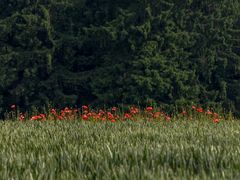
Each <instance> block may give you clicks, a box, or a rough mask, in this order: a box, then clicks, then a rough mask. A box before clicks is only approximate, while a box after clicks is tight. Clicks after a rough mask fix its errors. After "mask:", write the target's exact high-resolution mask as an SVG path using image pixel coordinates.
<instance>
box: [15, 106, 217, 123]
mask: <svg viewBox="0 0 240 180" xmlns="http://www.w3.org/2000/svg"><path fill="white" fill-rule="evenodd" d="M11 108H12V110H15V109H16V108H17V107H16V105H11ZM194 115H201V116H205V118H207V119H211V120H212V121H213V122H214V123H219V122H220V119H221V117H220V116H219V114H218V113H215V112H213V111H212V110H210V109H207V110H206V111H205V110H204V109H203V108H202V107H196V106H192V108H191V109H190V111H187V110H183V111H182V112H181V113H180V114H178V115H177V117H178V118H181V117H184V118H187V119H190V120H191V119H193V116H194ZM172 117H173V116H170V115H168V114H166V113H165V112H163V111H161V109H160V108H154V107H152V106H148V107H146V108H144V109H140V108H138V107H135V106H131V107H129V108H128V110H127V111H125V112H123V111H122V110H120V109H119V108H118V107H112V108H109V109H106V110H103V109H93V108H90V107H89V106H87V105H83V106H82V107H81V108H69V107H65V108H64V109H62V110H57V109H54V108H53V109H49V110H48V112H47V113H45V114H44V113H40V114H36V115H33V116H30V117H29V118H26V116H25V114H24V113H19V114H18V119H19V121H26V120H30V121H41V122H43V121H47V120H60V121H63V120H83V121H97V122H107V121H109V122H112V123H114V122H117V121H126V120H131V121H138V120H142V119H144V120H147V121H152V120H164V121H171V120H172ZM178 118H175V119H178Z"/></svg>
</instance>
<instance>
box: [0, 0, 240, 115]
mask: <svg viewBox="0 0 240 180" xmlns="http://www.w3.org/2000/svg"><path fill="white" fill-rule="evenodd" d="M239 9H240V2H239V1H238V0H231V1H229V0H218V1H216V0H210V1H209V0H208V1H206V0H195V1H191V0H185V1H174V0H145V1H143V0H132V1H125V0H115V1H110V0H104V1H99V0H91V1H90V0H79V1H74V0H38V1H31V0H25V1H23V0H21V1H8V0H2V1H0V63H1V66H0V107H1V111H2V112H3V111H4V109H6V107H7V106H8V105H9V104H11V103H17V104H19V105H21V106H22V107H30V106H41V105H43V104H47V103H53V104H55V105H62V106H65V105H75V104H79V105H80V104H83V103H95V104H103V103H104V104H116V103H127V104H133V103H135V104H136V103H138V104H142V105H144V104H146V103H148V102H155V103H158V104H161V105H185V104H189V103H191V102H194V103H199V104H205V105H214V104H216V103H217V104H220V105H222V106H223V107H224V108H227V109H231V110H233V111H235V112H239V109H240V91H239V90H238V89H240V53H239V52H240V38H239V37H240V18H239V17H240V12H239Z"/></svg>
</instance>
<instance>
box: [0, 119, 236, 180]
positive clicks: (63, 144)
mask: <svg viewBox="0 0 240 180" xmlns="http://www.w3.org/2000/svg"><path fill="white" fill-rule="evenodd" d="M0 150H1V151H0V177H1V179H10V178H12V179H239V178H240V122H239V121H221V122H220V123H212V122H210V121H206V120H204V119H198V120H195V119H192V120H173V121H152V122H147V121H137V122H136V121H135V122H133V121H124V122H115V123H112V122H104V123H103V122H93V121H80V120H79V121H77V120H76V121H46V122H35V121H34V122H32V121H26V122H20V121H2V122H0Z"/></svg>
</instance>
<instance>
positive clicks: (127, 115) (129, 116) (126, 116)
mask: <svg viewBox="0 0 240 180" xmlns="http://www.w3.org/2000/svg"><path fill="white" fill-rule="evenodd" d="M124 117H125V118H127V119H130V118H131V117H132V116H131V115H130V114H128V113H126V114H125V115H124Z"/></svg>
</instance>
